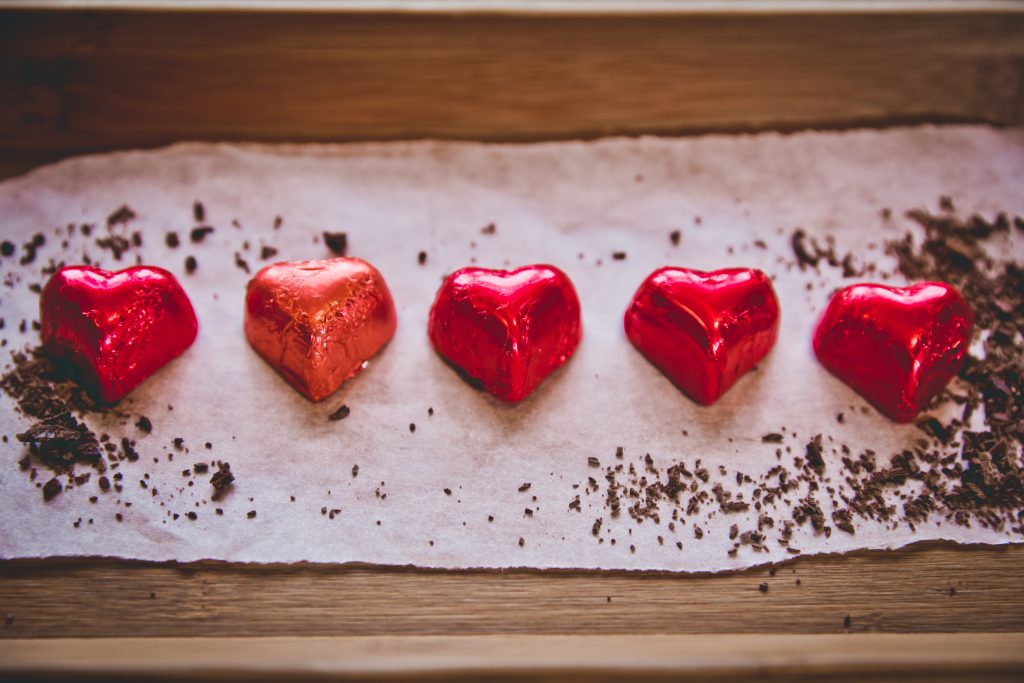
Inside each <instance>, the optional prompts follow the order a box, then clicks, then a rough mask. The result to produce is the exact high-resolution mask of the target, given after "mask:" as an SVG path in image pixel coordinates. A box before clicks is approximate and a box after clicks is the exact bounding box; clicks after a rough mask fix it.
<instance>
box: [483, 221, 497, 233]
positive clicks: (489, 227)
mask: <svg viewBox="0 0 1024 683" xmlns="http://www.w3.org/2000/svg"><path fill="white" fill-rule="evenodd" d="M497 230H498V226H497V225H495V224H494V223H488V224H487V225H485V226H484V227H482V228H480V234H481V235H493V234H494V233H495V232H497Z"/></svg>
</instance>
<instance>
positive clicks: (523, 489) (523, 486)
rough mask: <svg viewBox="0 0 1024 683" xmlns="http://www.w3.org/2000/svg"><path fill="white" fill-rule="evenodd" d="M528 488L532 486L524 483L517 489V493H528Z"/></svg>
mask: <svg viewBox="0 0 1024 683" xmlns="http://www.w3.org/2000/svg"><path fill="white" fill-rule="evenodd" d="M530 486H532V484H531V483H530V482H526V483H524V484H523V485H522V486H520V487H519V493H523V492H524V491H529V490H530Z"/></svg>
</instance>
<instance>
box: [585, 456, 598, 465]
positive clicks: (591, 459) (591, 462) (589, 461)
mask: <svg viewBox="0 0 1024 683" xmlns="http://www.w3.org/2000/svg"><path fill="white" fill-rule="evenodd" d="M587 464H588V465H590V466H591V467H600V466H601V461H600V460H598V459H597V458H595V457H594V456H590V457H589V458H587Z"/></svg>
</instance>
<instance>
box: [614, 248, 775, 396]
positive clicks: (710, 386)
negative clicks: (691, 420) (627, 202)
mask: <svg viewBox="0 0 1024 683" xmlns="http://www.w3.org/2000/svg"><path fill="white" fill-rule="evenodd" d="M624 325H625V328H626V336H627V337H628V338H629V340H630V341H631V342H633V346H635V347H636V348H637V349H639V351H640V353H642V354H643V355H644V356H646V358H647V359H648V360H649V361H651V362H652V363H653V364H654V365H655V366H657V367H658V368H659V369H660V370H661V371H662V372H664V373H665V374H666V375H667V376H668V378H669V379H670V380H672V381H673V382H674V383H675V385H676V386H678V387H679V388H680V389H682V390H683V392H685V393H686V395H687V396H689V397H690V398H692V399H693V400H694V401H697V402H698V403H702V404H704V405H710V404H712V403H714V402H715V401H717V400H718V399H719V398H720V397H721V396H722V394H724V393H725V392H726V391H727V390H728V389H729V387H731V386H732V385H733V383H734V382H736V380H737V379H739V378H740V376H742V375H743V374H744V373H746V372H747V371H749V370H750V369H751V368H752V367H754V365H756V364H757V363H758V362H759V361H760V360H761V359H762V358H764V357H765V355H767V353H768V352H769V351H770V350H771V348H772V346H774V345H775V339H776V338H777V337H778V333H779V302H778V299H777V298H776V297H775V290H774V289H773V288H772V283H771V280H769V278H768V276H767V275H765V274H764V273H762V272H761V271H760V270H754V269H749V268H728V269H725V270H716V271H713V272H710V273H705V272H702V271H699V270H690V269H688V268H661V269H660V270H656V271H654V272H653V273H651V274H650V275H649V276H648V277H647V279H646V280H644V282H643V284H642V285H640V289H638V290H637V292H636V295H635V296H634V297H633V301H632V303H631V304H630V305H629V308H628V309H627V310H626V316H625V320H624Z"/></svg>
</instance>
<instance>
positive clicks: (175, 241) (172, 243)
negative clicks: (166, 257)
mask: <svg viewBox="0 0 1024 683" xmlns="http://www.w3.org/2000/svg"><path fill="white" fill-rule="evenodd" d="M164 244H166V245H167V246H168V247H170V248H171V249H176V248H177V247H178V245H180V244H181V240H180V239H179V238H178V233H176V232H174V231H170V232H168V233H167V234H166V235H164Z"/></svg>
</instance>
